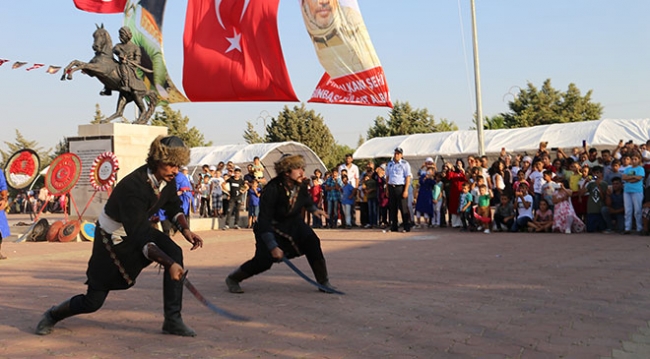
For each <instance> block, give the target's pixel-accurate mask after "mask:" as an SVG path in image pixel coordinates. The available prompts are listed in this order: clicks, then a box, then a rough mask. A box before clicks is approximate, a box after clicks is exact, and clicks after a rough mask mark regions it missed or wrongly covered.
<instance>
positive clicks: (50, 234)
mask: <svg viewBox="0 0 650 359" xmlns="http://www.w3.org/2000/svg"><path fill="white" fill-rule="evenodd" d="M61 227H63V221H56V222H54V223H52V225H51V226H50V229H49V230H48V231H47V235H46V236H45V239H47V241H48V242H56V241H58V240H59V230H60V229H61Z"/></svg>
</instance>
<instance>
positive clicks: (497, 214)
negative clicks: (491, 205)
mask: <svg viewBox="0 0 650 359" xmlns="http://www.w3.org/2000/svg"><path fill="white" fill-rule="evenodd" d="M514 222H515V208H514V206H513V205H512V202H511V201H510V197H509V196H508V195H507V194H502V195H501V201H500V202H499V204H498V205H497V206H496V208H495V209H494V230H495V231H498V232H501V231H504V230H505V231H508V230H510V228H512V225H513V224H514Z"/></svg>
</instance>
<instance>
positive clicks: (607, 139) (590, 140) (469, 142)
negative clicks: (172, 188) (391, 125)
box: [354, 118, 650, 164]
mask: <svg viewBox="0 0 650 359" xmlns="http://www.w3.org/2000/svg"><path fill="white" fill-rule="evenodd" d="M483 134H484V147H485V154H486V155H488V156H489V157H496V156H498V154H499V152H500V151H501V148H505V149H506V150H507V151H508V152H509V153H525V152H528V153H531V154H533V153H536V152H537V149H538V147H539V143H540V142H543V141H547V142H548V148H549V149H551V148H554V147H559V148H562V149H565V150H566V149H571V148H573V147H582V141H583V140H584V141H586V142H587V145H588V146H589V147H596V148H599V149H602V148H611V149H614V148H615V147H616V145H617V144H618V142H619V141H620V140H625V141H628V140H632V141H634V143H636V144H641V143H645V142H646V141H647V140H648V139H650V119H647V118H646V119H638V120H614V119H603V120H598V121H583V122H571V123H562V124H552V125H542V126H534V127H525V128H514V129H502V130H485V131H483ZM395 147H402V149H403V150H404V158H405V159H408V160H409V161H410V162H411V163H416V164H417V163H418V161H421V162H424V159H425V158H426V157H429V156H431V157H434V158H435V157H436V156H437V157H444V158H456V157H463V156H467V155H470V154H478V138H477V134H476V131H474V130H465V131H453V132H434V133H426V134H413V135H404V136H393V137H378V138H373V139H371V140H369V141H366V142H365V143H364V144H362V145H361V146H359V148H358V149H357V150H356V152H355V153H354V158H355V159H364V158H367V159H371V158H379V157H389V158H390V157H392V156H393V151H394V150H395Z"/></svg>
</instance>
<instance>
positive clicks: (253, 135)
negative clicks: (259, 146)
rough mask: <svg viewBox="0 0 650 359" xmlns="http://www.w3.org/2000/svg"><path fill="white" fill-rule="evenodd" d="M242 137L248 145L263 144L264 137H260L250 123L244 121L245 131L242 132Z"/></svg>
mask: <svg viewBox="0 0 650 359" xmlns="http://www.w3.org/2000/svg"><path fill="white" fill-rule="evenodd" d="M243 137H244V140H245V141H246V143H248V144H253V143H264V137H262V136H260V134H259V133H257V131H255V128H254V127H253V124H252V123H251V122H250V121H246V130H244V136H243Z"/></svg>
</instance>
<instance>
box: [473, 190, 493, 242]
mask: <svg viewBox="0 0 650 359" xmlns="http://www.w3.org/2000/svg"><path fill="white" fill-rule="evenodd" d="M478 189H479V196H478V206H477V207H476V214H478V215H479V217H480V218H478V219H479V220H480V221H481V224H482V227H483V228H485V230H484V233H490V224H491V223H492V211H491V208H490V200H491V199H492V191H491V190H488V188H487V186H486V185H485V184H481V185H479V188H478Z"/></svg>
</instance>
